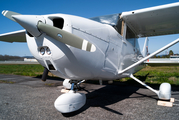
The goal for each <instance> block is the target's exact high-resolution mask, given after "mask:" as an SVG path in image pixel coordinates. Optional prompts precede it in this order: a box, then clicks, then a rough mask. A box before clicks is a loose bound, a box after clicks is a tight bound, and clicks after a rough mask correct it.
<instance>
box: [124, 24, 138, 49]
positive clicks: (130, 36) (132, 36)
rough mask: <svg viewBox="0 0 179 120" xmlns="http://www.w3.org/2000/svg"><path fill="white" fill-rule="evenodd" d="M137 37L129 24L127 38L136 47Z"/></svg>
mask: <svg viewBox="0 0 179 120" xmlns="http://www.w3.org/2000/svg"><path fill="white" fill-rule="evenodd" d="M136 38H137V36H136V35H135V33H134V32H133V31H132V30H131V29H130V28H129V27H128V26H127V31H126V40H127V41H128V42H130V43H131V44H132V45H133V46H134V47H135V42H136Z"/></svg>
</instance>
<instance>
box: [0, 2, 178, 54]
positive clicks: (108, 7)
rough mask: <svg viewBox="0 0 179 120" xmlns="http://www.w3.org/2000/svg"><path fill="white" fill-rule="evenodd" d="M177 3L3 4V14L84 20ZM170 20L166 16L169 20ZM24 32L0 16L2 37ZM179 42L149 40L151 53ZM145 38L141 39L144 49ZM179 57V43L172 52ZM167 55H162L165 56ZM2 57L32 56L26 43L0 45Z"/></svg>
mask: <svg viewBox="0 0 179 120" xmlns="http://www.w3.org/2000/svg"><path fill="white" fill-rule="evenodd" d="M174 2H178V1H177V0H158V1H157V0H123V1H122V0H0V11H3V10H10V11H14V12H17V13H21V14H31V15H44V14H54V13H64V14H72V15H77V16H81V17H85V18H90V17H95V16H101V15H109V14H114V13H122V12H125V11H131V10H136V9H142V8H147V7H153V6H158V5H163V4H169V3H174ZM166 17H167V16H166ZM22 29H23V28H22V27H21V26H20V25H19V24H17V23H15V22H13V21H11V20H9V19H7V18H6V17H4V16H3V15H0V34H3V33H7V32H12V31H17V30H22ZM177 38H179V34H177V35H167V36H160V37H149V52H150V53H152V52H154V51H156V50H158V49H159V48H161V47H163V46H165V45H166V44H168V43H170V42H171V41H173V40H175V39H177ZM144 40H145V38H140V39H139V43H140V46H141V47H142V46H143V43H144ZM169 50H173V51H174V53H179V43H178V44H176V45H174V46H173V47H171V48H169V49H168V51H169ZM166 52H167V51H164V52H163V53H162V54H165V53H166ZM0 54H1V55H5V54H7V55H17V56H32V55H31V53H30V51H29V49H28V47H27V44H26V43H6V42H0Z"/></svg>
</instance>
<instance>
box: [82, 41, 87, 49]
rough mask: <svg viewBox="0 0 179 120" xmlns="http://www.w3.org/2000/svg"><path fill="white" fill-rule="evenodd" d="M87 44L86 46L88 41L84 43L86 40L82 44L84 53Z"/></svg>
mask: <svg viewBox="0 0 179 120" xmlns="http://www.w3.org/2000/svg"><path fill="white" fill-rule="evenodd" d="M87 44H88V41H86V40H83V44H82V50H85V51H86V48H87Z"/></svg>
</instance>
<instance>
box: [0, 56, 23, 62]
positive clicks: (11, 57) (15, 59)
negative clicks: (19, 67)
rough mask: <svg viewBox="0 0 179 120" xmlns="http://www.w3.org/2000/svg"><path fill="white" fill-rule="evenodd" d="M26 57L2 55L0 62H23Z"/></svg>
mask: <svg viewBox="0 0 179 120" xmlns="http://www.w3.org/2000/svg"><path fill="white" fill-rule="evenodd" d="M23 60H24V57H19V56H10V55H0V61H23Z"/></svg>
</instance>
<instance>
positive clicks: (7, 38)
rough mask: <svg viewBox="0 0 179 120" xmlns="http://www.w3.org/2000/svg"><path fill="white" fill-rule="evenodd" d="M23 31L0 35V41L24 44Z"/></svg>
mask: <svg viewBox="0 0 179 120" xmlns="http://www.w3.org/2000/svg"><path fill="white" fill-rule="evenodd" d="M25 32H26V31H25V30H20V31H15V32H10V33H5V34H0V41H4V42H11V43H12V42H26V37H25Z"/></svg>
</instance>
